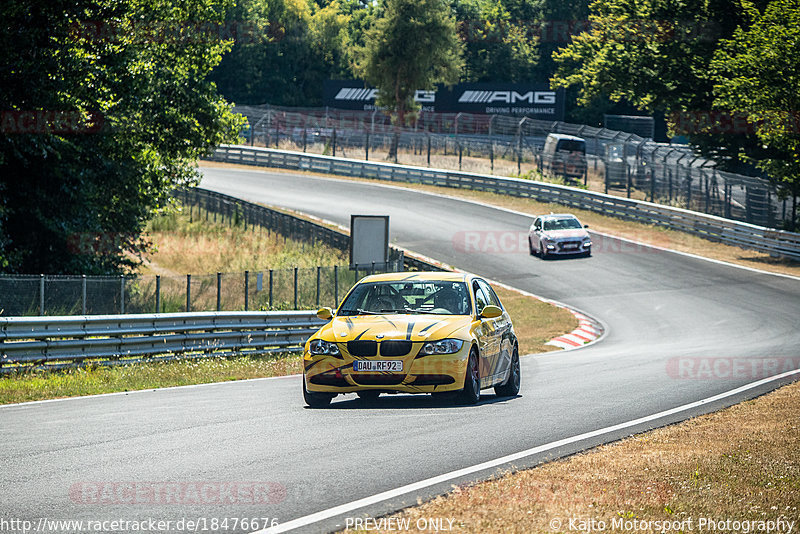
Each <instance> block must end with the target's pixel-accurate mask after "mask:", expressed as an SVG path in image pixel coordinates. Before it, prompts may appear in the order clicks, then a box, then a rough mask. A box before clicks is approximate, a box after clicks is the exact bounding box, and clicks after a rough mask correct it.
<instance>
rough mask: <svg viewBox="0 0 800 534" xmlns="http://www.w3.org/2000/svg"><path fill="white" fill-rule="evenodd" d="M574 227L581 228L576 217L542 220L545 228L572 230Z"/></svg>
mask: <svg viewBox="0 0 800 534" xmlns="http://www.w3.org/2000/svg"><path fill="white" fill-rule="evenodd" d="M575 228H583V227H582V226H581V223H580V222H578V219H572V218H570V219H550V220H547V221H544V229H545V230H572V229H575Z"/></svg>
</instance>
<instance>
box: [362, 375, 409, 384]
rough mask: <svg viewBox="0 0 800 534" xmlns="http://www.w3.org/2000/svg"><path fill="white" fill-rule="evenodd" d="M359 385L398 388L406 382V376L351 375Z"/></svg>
mask: <svg viewBox="0 0 800 534" xmlns="http://www.w3.org/2000/svg"><path fill="white" fill-rule="evenodd" d="M350 378H352V379H353V381H354V382H356V383H357V384H361V385H362V386H396V385H397V384H400V383H401V382H402V381H403V380H405V378H406V375H399V374H385V375H383V374H361V373H359V374H357V375H350Z"/></svg>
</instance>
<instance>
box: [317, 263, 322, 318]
mask: <svg viewBox="0 0 800 534" xmlns="http://www.w3.org/2000/svg"><path fill="white" fill-rule="evenodd" d="M321 272H322V267H320V266H319V265H317V308H319V276H320V273H321Z"/></svg>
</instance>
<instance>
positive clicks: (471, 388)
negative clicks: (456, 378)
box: [456, 349, 481, 405]
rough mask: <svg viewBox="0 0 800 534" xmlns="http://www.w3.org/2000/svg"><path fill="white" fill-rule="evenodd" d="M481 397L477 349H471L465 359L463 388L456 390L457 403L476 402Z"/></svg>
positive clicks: (467, 403)
mask: <svg viewBox="0 0 800 534" xmlns="http://www.w3.org/2000/svg"><path fill="white" fill-rule="evenodd" d="M480 398H481V380H480V373H479V369H478V351H477V349H472V351H471V352H470V353H469V360H468V361H467V373H466V375H465V376H464V389H462V390H461V391H459V392H458V397H457V398H456V399H457V402H458V403H459V404H464V405H471V404H476V403H477V402H478V401H479V400H480Z"/></svg>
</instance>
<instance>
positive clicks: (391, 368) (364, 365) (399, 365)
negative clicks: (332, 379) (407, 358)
mask: <svg viewBox="0 0 800 534" xmlns="http://www.w3.org/2000/svg"><path fill="white" fill-rule="evenodd" d="M353 371H356V372H359V371H361V372H368V373H374V372H379V371H388V372H390V373H402V372H403V360H356V361H354V362H353Z"/></svg>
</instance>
